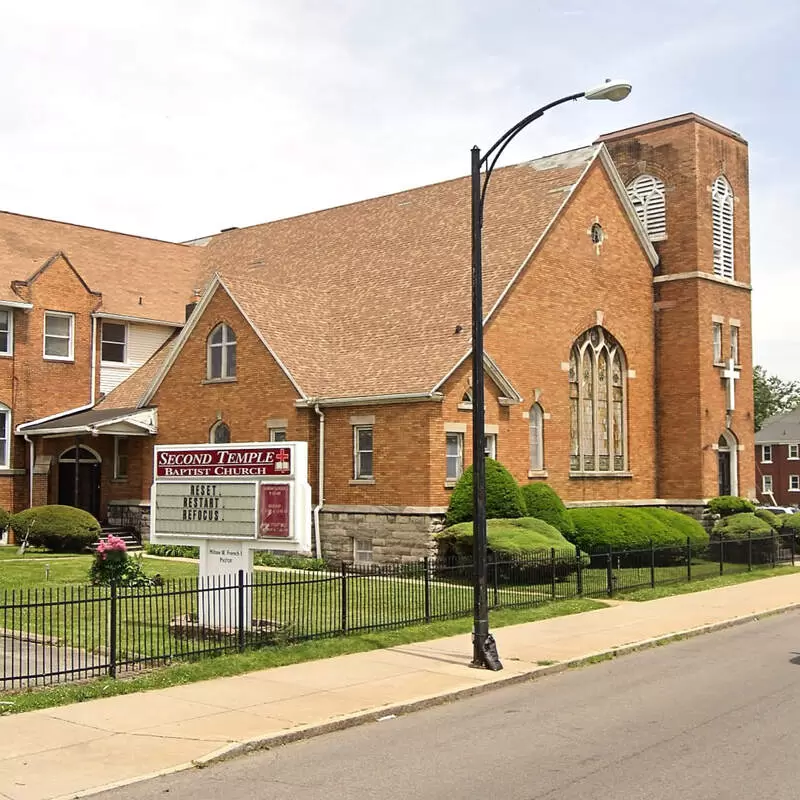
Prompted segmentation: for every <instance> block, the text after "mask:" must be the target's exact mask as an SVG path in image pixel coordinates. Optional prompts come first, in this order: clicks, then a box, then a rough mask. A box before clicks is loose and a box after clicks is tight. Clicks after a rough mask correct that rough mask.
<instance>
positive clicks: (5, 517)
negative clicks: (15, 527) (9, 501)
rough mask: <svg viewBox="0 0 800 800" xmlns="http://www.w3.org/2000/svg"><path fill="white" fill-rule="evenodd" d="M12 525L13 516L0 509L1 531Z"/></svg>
mask: <svg viewBox="0 0 800 800" xmlns="http://www.w3.org/2000/svg"><path fill="white" fill-rule="evenodd" d="M10 524H11V514H9V513H8V511H6V510H5V509H4V508H0V531H4V530H5V529H6V528H7V527H8V526H9V525H10Z"/></svg>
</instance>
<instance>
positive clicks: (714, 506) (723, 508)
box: [708, 494, 756, 517]
mask: <svg viewBox="0 0 800 800" xmlns="http://www.w3.org/2000/svg"><path fill="white" fill-rule="evenodd" d="M708 510H709V511H710V512H711V513H712V514H719V515H720V516H721V517H730V516H732V515H733V514H746V513H752V512H753V511H755V510H756V504H755V503H753V502H751V501H750V500H747V499H745V498H744V497H736V496H735V495H729V494H724V495H722V496H721V497H715V498H713V499H712V500H709V501H708Z"/></svg>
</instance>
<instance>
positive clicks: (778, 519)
mask: <svg viewBox="0 0 800 800" xmlns="http://www.w3.org/2000/svg"><path fill="white" fill-rule="evenodd" d="M754 513H755V515H756V516H757V517H758V518H759V519H760V520H763V521H764V522H766V523H767V525H769V526H770V528H772V530H774V531H779V530H780V529H781V528H782V527H783V515H781V516H778V515H777V514H775V513H773V512H772V511H769V510H768V509H766V508H757V509H756V510H755V512H754Z"/></svg>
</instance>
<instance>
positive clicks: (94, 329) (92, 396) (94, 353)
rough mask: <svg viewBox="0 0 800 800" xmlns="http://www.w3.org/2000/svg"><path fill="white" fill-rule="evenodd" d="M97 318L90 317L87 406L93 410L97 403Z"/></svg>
mask: <svg viewBox="0 0 800 800" xmlns="http://www.w3.org/2000/svg"><path fill="white" fill-rule="evenodd" d="M96 385H97V317H92V387H91V391H90V392H89V398H90V399H89V406H90V408H94V404H95V402H96V401H97V389H96Z"/></svg>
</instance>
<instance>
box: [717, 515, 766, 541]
mask: <svg viewBox="0 0 800 800" xmlns="http://www.w3.org/2000/svg"><path fill="white" fill-rule="evenodd" d="M771 533H772V526H771V525H770V524H769V522H767V521H766V520H763V519H761V518H760V517H758V516H756V514H755V513H753V512H744V513H741V514H733V515H731V516H729V517H722V518H721V519H718V520H717V521H716V522H715V523H714V530H713V534H714V536H724V537H725V538H726V539H747V537H748V536H752V537H758V536H769V535H770V534H771Z"/></svg>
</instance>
